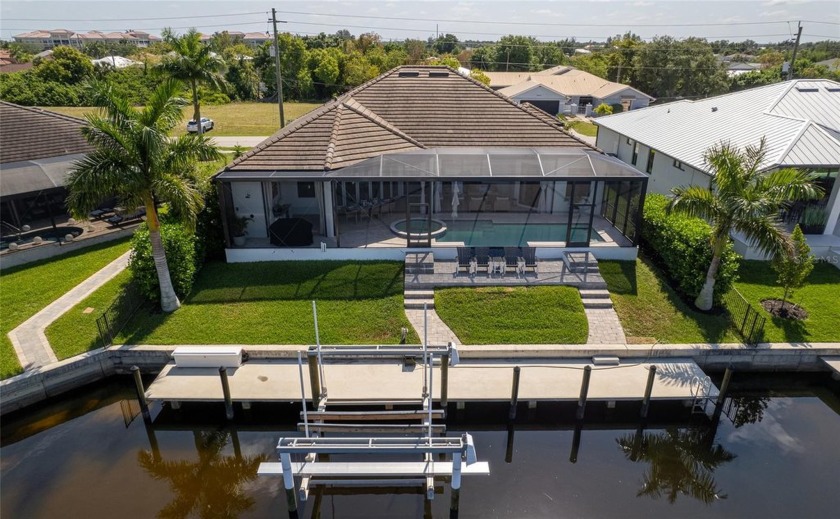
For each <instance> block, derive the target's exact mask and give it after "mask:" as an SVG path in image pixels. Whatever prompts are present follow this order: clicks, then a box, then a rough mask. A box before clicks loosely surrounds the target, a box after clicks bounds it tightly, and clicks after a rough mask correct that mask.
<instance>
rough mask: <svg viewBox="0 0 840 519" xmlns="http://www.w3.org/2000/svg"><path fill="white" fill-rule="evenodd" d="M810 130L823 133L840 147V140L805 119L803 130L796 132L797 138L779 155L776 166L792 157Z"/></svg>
mask: <svg viewBox="0 0 840 519" xmlns="http://www.w3.org/2000/svg"><path fill="white" fill-rule="evenodd" d="M809 128H814V129H815V130H816V131H818V132H820V133H822V134H823V135H824V136H825V137H827V138H829V139H831V140H832V141H834V142H836V143H837V144H838V145H840V140H838V139H837V138H836V137H834V136H833V135H831V133H829V132H828V131H827V130H826V129H825V128H823V127H822V126H821V125H819V124H818V123H816V122H814V121H813V120H811V119H805V120H804V122H803V124H802V128H801V129H800V130H799V131H798V132H796V136H795V137H794V138H793V139H791V141H790V144H788V146H787V147H786V148H785V149H784V150H782V152H781V153H780V154H779V157H778V159H777V160H776V162H775V165H780V164H782V161H783V160H784V159H785V158H786V157H787V156H788V155H790V152H791V151H793V148H795V147H796V145H797V144H799V141H800V140H801V139H802V137H803V136H804V135H805V132H807V131H808V129H809Z"/></svg>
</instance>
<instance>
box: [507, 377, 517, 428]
mask: <svg viewBox="0 0 840 519" xmlns="http://www.w3.org/2000/svg"><path fill="white" fill-rule="evenodd" d="M519 373H520V368H519V366H514V368H513V386H512V387H511V390H510V411H509V412H508V419H509V420H515V419H516V406H517V404H518V403H519Z"/></svg>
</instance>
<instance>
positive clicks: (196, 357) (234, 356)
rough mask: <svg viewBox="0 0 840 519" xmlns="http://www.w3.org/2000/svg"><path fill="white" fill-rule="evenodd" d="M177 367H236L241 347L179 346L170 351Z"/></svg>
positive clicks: (238, 362) (239, 364) (238, 364)
mask: <svg viewBox="0 0 840 519" xmlns="http://www.w3.org/2000/svg"><path fill="white" fill-rule="evenodd" d="M172 358H173V359H175V365H176V366H178V367H179V368H238V367H239V366H241V365H242V348H240V347H238V346H212V347H207V346H179V347H177V348H175V351H173V352H172Z"/></svg>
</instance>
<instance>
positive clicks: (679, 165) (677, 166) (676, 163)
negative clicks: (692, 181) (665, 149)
mask: <svg viewBox="0 0 840 519" xmlns="http://www.w3.org/2000/svg"><path fill="white" fill-rule="evenodd" d="M674 167H675V168H677V169H679V170H682V171H685V168H684V167H683V163H682V162H680V161H678V160H677V159H674Z"/></svg>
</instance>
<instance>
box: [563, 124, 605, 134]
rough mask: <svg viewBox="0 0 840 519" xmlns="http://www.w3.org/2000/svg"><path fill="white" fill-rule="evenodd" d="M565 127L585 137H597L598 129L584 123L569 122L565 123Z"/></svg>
mask: <svg viewBox="0 0 840 519" xmlns="http://www.w3.org/2000/svg"><path fill="white" fill-rule="evenodd" d="M566 126H568V127H569V128H571V129H573V130H574V131H576V132H578V133H580V134H581V135H586V136H587V137H597V136H598V127H597V126H595V125H594V124H592V123H590V122H586V121H571V122H567V123H566Z"/></svg>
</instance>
